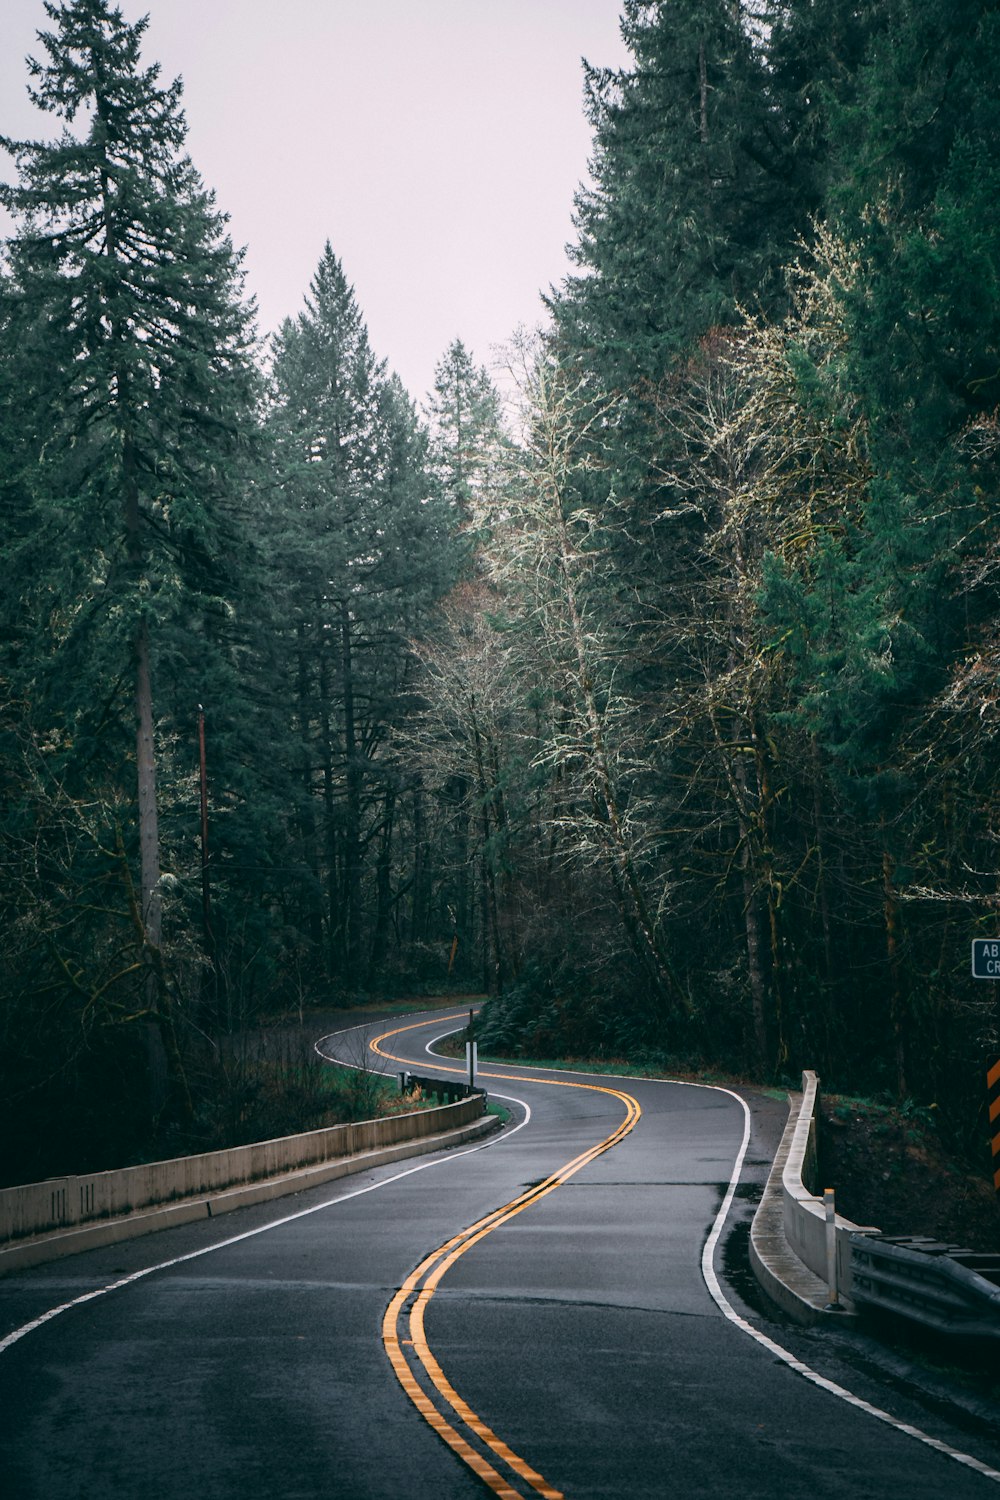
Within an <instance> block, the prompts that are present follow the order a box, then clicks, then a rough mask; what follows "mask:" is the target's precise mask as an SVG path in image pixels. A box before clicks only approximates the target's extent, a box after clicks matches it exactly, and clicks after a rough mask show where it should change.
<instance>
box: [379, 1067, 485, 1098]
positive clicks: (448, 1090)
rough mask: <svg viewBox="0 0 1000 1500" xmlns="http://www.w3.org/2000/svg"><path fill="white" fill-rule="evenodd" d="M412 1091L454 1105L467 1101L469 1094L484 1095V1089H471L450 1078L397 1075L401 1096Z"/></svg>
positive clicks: (467, 1085) (463, 1083) (417, 1074)
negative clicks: (418, 1091)
mask: <svg viewBox="0 0 1000 1500" xmlns="http://www.w3.org/2000/svg"><path fill="white" fill-rule="evenodd" d="M414 1089H419V1090H420V1092H421V1093H422V1094H427V1095H429V1096H431V1097H432V1098H434V1099H437V1100H438V1101H439V1102H440V1103H441V1104H455V1103H456V1102H457V1100H459V1099H468V1097H469V1095H470V1094H482V1093H485V1090H484V1089H478V1088H473V1087H471V1086H470V1085H469V1084H468V1083H465V1082H462V1083H459V1082H457V1081H456V1080H454V1079H450V1078H430V1077H425V1075H424V1074H423V1073H407V1072H401V1073H400V1075H399V1091H400V1093H401V1094H412V1093H413V1091H414Z"/></svg>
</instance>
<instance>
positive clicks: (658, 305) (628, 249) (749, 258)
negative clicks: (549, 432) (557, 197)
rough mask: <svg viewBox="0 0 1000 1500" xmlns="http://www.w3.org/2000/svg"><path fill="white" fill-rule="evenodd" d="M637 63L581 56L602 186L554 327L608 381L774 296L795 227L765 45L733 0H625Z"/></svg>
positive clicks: (644, 372)
mask: <svg viewBox="0 0 1000 1500" xmlns="http://www.w3.org/2000/svg"><path fill="white" fill-rule="evenodd" d="M622 34H623V37H624V39H625V41H626V43H627V45H628V47H629V49H630V51H631V53H632V56H633V58H634V64H633V67H632V69H631V70H630V71H620V72H618V71H613V70H608V69H595V68H588V69H587V75H586V91H587V114H588V118H589V120H590V123H591V125H592V127H593V130H594V155H593V160H592V164H591V165H592V172H593V178H594V181H593V185H592V186H591V187H589V188H585V189H582V190H581V191H580V193H579V195H578V197H577V210H576V226H577V230H578V242H577V244H576V246H575V247H574V248H573V252H572V253H573V257H574V259H575V261H576V262H577V264H578V265H579V267H580V274H579V275H577V276H574V277H571V278H569V280H568V281H567V282H566V284H565V286H564V287H563V288H562V289H561V291H560V292H559V293H558V294H557V295H556V296H555V298H554V299H553V302H552V308H553V312H554V314H555V325H556V333H557V336H558V338H559V340H560V343H561V345H562V346H563V347H564V348H565V350H566V351H567V352H568V353H569V354H571V355H573V356H576V357H577V358H580V359H582V361H583V362H584V364H585V365H586V367H587V368H588V369H589V370H590V371H591V372H592V373H594V374H596V375H598V376H599V378H600V380H601V382H602V384H603V386H604V388H605V389H609V388H610V389H614V388H618V389H626V388H629V387H632V386H634V385H636V384H637V383H638V382H642V381H646V382H650V381H652V382H657V381H659V380H661V379H662V378H663V377H664V375H665V374H666V373H667V371H668V370H669V368H670V367H671V365H672V364H673V362H674V361H675V360H676V359H677V358H678V356H680V355H681V354H682V353H683V351H684V350H685V348H686V347H687V346H688V345H689V344H690V343H691V341H692V340H693V339H695V338H697V337H698V336H699V335H700V334H701V333H703V332H705V331H707V329H709V328H710V327H712V326H713V325H715V324H718V323H723V322H729V321H731V320H732V319H733V318H734V316H735V311H736V307H737V304H738V303H741V302H755V301H757V300H761V301H762V302H764V303H765V304H772V303H773V302H774V299H775V296H776V295H780V278H779V275H778V273H779V270H780V266H781V263H782V260H783V258H784V255H785V253H786V252H787V249H788V247H789V246H790V244H791V241H792V238H793V236H794V233H795V231H796V229H797V228H798V227H799V226H800V225H803V224H804V222H805V220H804V218H803V216H802V212H801V205H799V204H798V203H797V202H795V201H794V194H793V193H792V191H791V190H792V188H793V183H792V182H791V181H789V176H788V173H789V167H790V163H789V160H788V158H787V156H786V155H784V154H783V153H782V152H781V150H780V142H778V141H776V140H775V103H774V100H773V97H772V95H771V91H770V89H769V87H768V79H767V74H766V69H765V65H764V59H763V56H762V54H761V50H760V47H759V46H758V45H756V44H755V39H754V36H753V34H752V30H751V28H750V26H749V25H748V22H747V18H746V16H745V15H744V14H743V11H742V8H741V7H740V6H738V5H737V6H734V5H733V4H732V0H625V5H624V15H623V19H622Z"/></svg>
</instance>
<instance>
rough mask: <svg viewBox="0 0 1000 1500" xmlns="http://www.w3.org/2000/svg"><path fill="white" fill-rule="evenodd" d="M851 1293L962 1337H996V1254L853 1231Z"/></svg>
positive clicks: (865, 1304)
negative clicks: (854, 1232) (854, 1233)
mask: <svg viewBox="0 0 1000 1500" xmlns="http://www.w3.org/2000/svg"><path fill="white" fill-rule="evenodd" d="M851 1273H852V1278H853V1296H854V1300H855V1302H856V1303H857V1304H858V1306H859V1307H861V1308H870V1309H877V1310H879V1311H882V1312H889V1313H893V1314H895V1315H896V1316H898V1317H903V1318H907V1319H909V1320H910V1321H911V1322H915V1323H919V1324H921V1325H923V1326H924V1327H925V1328H932V1329H935V1330H936V1331H937V1332H939V1333H947V1334H951V1335H953V1336H958V1337H962V1338H976V1339H981V1338H982V1339H1000V1255H990V1254H982V1253H977V1252H975V1251H972V1250H963V1249H962V1248H961V1247H960V1246H958V1245H946V1244H942V1243H940V1242H939V1241H937V1240H931V1239H923V1238H919V1237H911V1236H888V1235H870V1234H869V1235H860V1234H857V1235H851Z"/></svg>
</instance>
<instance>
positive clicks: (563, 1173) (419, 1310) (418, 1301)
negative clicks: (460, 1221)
mask: <svg viewBox="0 0 1000 1500" xmlns="http://www.w3.org/2000/svg"><path fill="white" fill-rule="evenodd" d="M441 1019H443V1020H445V1021H452V1020H454V1021H459V1020H462V1019H463V1015H461V1014H460V1015H455V1016H445V1017H442V1018H441ZM426 1025H427V1022H426V1021H418V1022H417V1023H416V1024H415V1025H410V1026H400V1027H397V1028H396V1030H394V1031H386V1032H383V1033H382V1034H381V1036H377V1037H375V1038H374V1040H373V1041H372V1042H370V1043H369V1045H370V1047H371V1050H372V1051H373V1052H376V1053H378V1055H379V1056H380V1057H385V1058H390V1059H392V1060H393V1061H394V1062H405V1061H406V1060H407V1059H406V1058H402V1057H397V1056H396V1054H395V1053H393V1052H389V1051H387V1050H386V1049H385V1048H384V1047H383V1046H382V1045H381V1043H383V1042H385V1041H387V1040H388V1039H389V1038H390V1037H395V1036H399V1035H400V1033H401V1032H405V1031H416V1030H418V1029H419V1028H420V1027H423V1026H426ZM436 1066H438V1067H442V1065H441V1064H436ZM442 1070H443V1071H447V1072H459V1071H461V1070H460V1069H458V1068H447V1069H442ZM480 1076H481V1077H485V1078H502V1079H503V1080H504V1081H505V1082H514V1083H534V1084H537V1083H547V1084H549V1085H550V1087H552V1088H563V1089H587V1090H590V1091H591V1092H593V1093H599V1094H610V1095H612V1097H613V1098H615V1099H618V1100H620V1101H621V1103H622V1104H623V1105H624V1106H625V1118H624V1120H623V1121H622V1123H621V1124H620V1125H619V1126H618V1128H617V1129H616V1130H614V1131H613V1132H612V1133H611V1134H610V1135H609V1136H606V1137H605V1138H604V1139H603V1140H601V1141H598V1143H597V1144H596V1145H595V1146H591V1147H590V1148H589V1150H587V1151H583V1152H581V1154H580V1155H579V1156H576V1157H574V1158H573V1160H572V1161H569V1162H567V1163H566V1165H565V1166H563V1167H560V1168H559V1169H558V1171H556V1172H553V1173H552V1175H551V1176H550V1177H546V1178H545V1180H544V1181H543V1182H540V1183H537V1184H535V1185H534V1186H533V1187H530V1188H528V1189H526V1191H525V1192H523V1193H521V1194H520V1196H519V1197H517V1198H513V1199H511V1201H510V1202H509V1203H505V1204H504V1205H503V1206H502V1207H501V1208H497V1209H494V1211H493V1212H492V1213H489V1214H487V1215H486V1216H485V1217H484V1218H482V1219H477V1220H476V1222H475V1223H474V1224H470V1225H469V1226H468V1227H467V1228H466V1229H463V1230H461V1231H460V1232H459V1233H458V1234H456V1235H453V1236H452V1238H451V1239H450V1240H448V1241H446V1243H445V1244H443V1245H441V1246H439V1247H438V1249H437V1250H435V1251H434V1252H433V1253H432V1254H431V1255H428V1256H427V1258H426V1259H425V1260H423V1261H421V1263H420V1265H419V1266H417V1268H416V1270H415V1271H413V1272H412V1273H411V1275H409V1276H408V1277H407V1279H406V1280H405V1281H404V1283H403V1285H402V1286H401V1287H400V1288H399V1290H398V1291H397V1292H396V1295H395V1296H394V1297H393V1299H392V1301H391V1302H390V1303H389V1306H388V1308H387V1309H386V1312H385V1317H384V1318H383V1320H382V1340H383V1342H384V1344H385V1348H386V1353H387V1354H388V1356H389V1360H390V1362H391V1364H392V1368H393V1370H394V1371H395V1372H396V1377H397V1379H398V1380H399V1383H400V1385H401V1386H402V1387H403V1390H404V1391H405V1392H406V1394H407V1395H408V1396H409V1398H410V1400H411V1401H412V1402H413V1404H414V1406H415V1407H416V1408H417V1410H418V1411H419V1412H420V1414H421V1416H422V1417H424V1418H425V1420H426V1421H427V1422H429V1424H430V1425H431V1427H433V1429H434V1431H435V1432H436V1433H438V1435H439V1436H440V1437H442V1438H443V1439H444V1441H445V1442H446V1443H447V1444H448V1446H449V1447H450V1448H451V1449H452V1450H453V1451H454V1452H455V1453H456V1454H457V1455H458V1457H459V1458H461V1459H462V1461H463V1462H464V1463H466V1464H468V1466H469V1468H470V1469H472V1470H473V1472H474V1473H475V1474H476V1475H477V1476H478V1477H479V1478H480V1479H481V1480H482V1481H483V1482H484V1484H486V1485H488V1487H489V1488H490V1489H491V1490H493V1492H494V1493H495V1494H497V1495H500V1496H503V1497H504V1500H523V1494H522V1492H521V1491H520V1490H516V1489H514V1488H512V1485H511V1482H510V1481H509V1480H508V1479H505V1478H504V1476H503V1474H501V1473H500V1472H499V1470H497V1469H496V1468H494V1466H493V1464H492V1463H490V1461H489V1459H488V1458H486V1457H485V1456H484V1455H483V1453H481V1452H480V1451H479V1450H478V1449H476V1448H474V1447H473V1446H472V1444H471V1443H470V1442H469V1440H468V1437H464V1436H463V1435H462V1433H461V1431H459V1430H458V1427H456V1426H455V1425H454V1418H452V1419H451V1420H449V1418H448V1417H446V1416H445V1415H444V1414H443V1412H442V1411H441V1410H440V1406H439V1404H436V1403H435V1401H434V1400H433V1399H432V1396H431V1394H430V1392H429V1390H428V1389H425V1385H424V1384H421V1382H420V1380H419V1379H418V1377H417V1374H416V1373H415V1366H416V1363H417V1362H419V1365H420V1366H421V1367H422V1368H423V1371H424V1374H425V1377H426V1383H427V1386H429V1388H430V1391H433V1392H434V1393H436V1394H437V1396H438V1397H439V1398H441V1402H443V1403H444V1404H445V1406H446V1407H447V1408H450V1409H451V1412H452V1413H454V1417H457V1419H458V1422H459V1423H460V1424H461V1425H462V1426H463V1427H464V1428H465V1429H466V1431H467V1432H468V1433H469V1434H470V1435H474V1436H475V1437H476V1438H478V1439H479V1441H480V1443H481V1444H482V1445H483V1447H484V1448H485V1449H486V1450H487V1451H488V1452H489V1453H491V1454H492V1455H493V1456H494V1457H496V1458H498V1459H500V1460H501V1461H502V1462H503V1463H504V1464H505V1465H506V1466H507V1468H508V1469H510V1470H512V1471H513V1473H514V1474H515V1475H517V1477H518V1478H519V1479H522V1480H523V1481H524V1482H525V1483H526V1484H528V1485H529V1486H530V1487H531V1489H532V1490H534V1491H535V1493H536V1494H539V1495H542V1496H545V1500H562V1492H561V1491H560V1490H557V1489H554V1488H553V1487H552V1485H550V1484H549V1483H548V1482H547V1481H546V1480H545V1479H544V1478H543V1477H542V1475H541V1474H539V1473H538V1472H537V1471H536V1470H535V1469H533V1468H532V1467H531V1465H530V1464H528V1463H526V1462H525V1461H524V1459H523V1458H520V1457H518V1455H517V1454H516V1453H514V1452H513V1450H512V1449H511V1448H509V1447H508V1446H507V1444H506V1443H505V1442H504V1441H503V1440H502V1439H501V1438H499V1437H497V1435H496V1433H495V1432H493V1431H492V1430H491V1429H490V1428H489V1427H488V1426H487V1425H486V1423H485V1422H484V1421H483V1420H482V1418H481V1417H478V1416H477V1415H476V1413H475V1412H474V1411H473V1410H472V1408H471V1407H470V1406H469V1405H468V1404H467V1402H465V1401H463V1399H462V1397H461V1396H460V1395H459V1394H458V1392H457V1391H456V1390H455V1389H454V1387H453V1386H452V1385H451V1383H450V1381H449V1380H448V1378H447V1376H446V1375H445V1373H444V1371H443V1370H442V1369H441V1366H440V1365H439V1364H438V1362H437V1360H436V1359H435V1358H434V1355H433V1354H432V1353H431V1350H430V1348H429V1346H428V1343H427V1337H426V1333H425V1330H424V1315H425V1312H426V1310H427V1306H428V1303H429V1302H430V1300H431V1298H432V1297H433V1295H434V1293H435V1291H436V1290H437V1288H438V1286H439V1284H440V1282H441V1280H442V1278H443V1277H444V1275H445V1274H446V1272H447V1271H448V1270H449V1269H450V1268H451V1267H452V1266H453V1265H454V1264H455V1262H456V1261H457V1260H459V1259H460V1257H461V1256H463V1255H464V1254H465V1253H466V1251H467V1250H471V1249H472V1247H473V1245H476V1244H478V1243H479V1241H480V1240H482V1239H485V1237H486V1236H487V1235H488V1234H492V1233H493V1231H494V1229H499V1228H500V1226H501V1225H502V1224H506V1223H507V1222H508V1221H509V1220H510V1219H513V1218H515V1217H516V1215H517V1214H520V1213H523V1212H524V1210H525V1209H526V1208H530V1207H531V1205H532V1204H533V1203H537V1202H538V1201H539V1200H540V1199H542V1198H546V1197H547V1196H548V1195H549V1193H552V1192H555V1190H556V1188H557V1187H561V1186H562V1184H563V1183H564V1182H568V1181H569V1179H570V1178H571V1177H573V1176H575V1174H576V1173H577V1172H579V1171H580V1170H581V1169H582V1168H583V1167H585V1166H587V1164H588V1163H589V1162H592V1161H594V1160H595V1158H597V1157H598V1156H601V1155H603V1153H604V1152H605V1151H610V1150H611V1148H612V1146H617V1144H618V1142H619V1141H620V1140H622V1139H624V1137H625V1136H626V1135H628V1133H629V1131H630V1130H632V1129H633V1127H634V1126H635V1123H636V1121H637V1120H638V1118H639V1116H640V1114H641V1113H642V1110H641V1109H640V1108H639V1104H638V1101H637V1100H636V1099H634V1098H633V1097H632V1095H631V1094H625V1093H622V1091H621V1090H620V1089H613V1088H606V1087H604V1086H603V1085H602V1084H597V1083H568V1082H566V1081H565V1080H563V1079H556V1078H546V1079H539V1078H537V1077H529V1078H526V1077H523V1076H520V1075H517V1074H512V1073H481V1074H480ZM404 1333H405V1334H406V1336H404ZM405 1349H410V1350H412V1355H413V1360H414V1364H411V1362H410V1359H408V1358H407V1355H406V1353H405V1352H404V1350H405Z"/></svg>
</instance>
